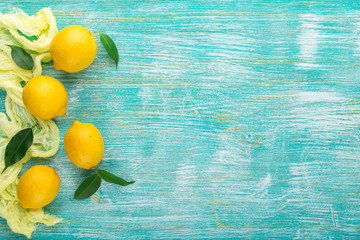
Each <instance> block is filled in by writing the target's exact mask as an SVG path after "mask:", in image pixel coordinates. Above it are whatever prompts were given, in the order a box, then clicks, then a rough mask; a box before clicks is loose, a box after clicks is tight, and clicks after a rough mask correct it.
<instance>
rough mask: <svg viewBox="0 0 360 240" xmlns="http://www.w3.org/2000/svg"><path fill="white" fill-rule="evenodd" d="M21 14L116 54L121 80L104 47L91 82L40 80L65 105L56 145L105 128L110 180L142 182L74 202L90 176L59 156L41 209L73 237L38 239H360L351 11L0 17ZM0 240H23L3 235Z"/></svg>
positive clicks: (190, 4)
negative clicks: (49, 20)
mask: <svg viewBox="0 0 360 240" xmlns="http://www.w3.org/2000/svg"><path fill="white" fill-rule="evenodd" d="M12 6H14V7H20V8H22V9H24V10H25V11H27V12H28V13H32V14H33V13H36V12H37V11H38V10H40V8H42V7H46V6H51V7H52V9H53V11H54V14H55V16H56V18H57V23H58V26H59V29H61V28H63V27H65V26H68V25H72V24H78V25H83V26H85V27H87V28H89V29H91V30H93V31H94V30H96V31H100V32H105V33H107V34H109V35H110V36H112V38H113V39H114V40H115V42H116V44H117V46H118V48H119V54H120V61H119V64H120V65H119V68H118V71H114V69H115V67H114V66H113V64H112V63H111V61H110V60H109V59H108V58H107V56H106V52H105V50H104V49H103V48H102V47H99V52H98V56H97V58H96V60H95V62H94V64H93V65H92V66H91V67H89V68H88V69H87V70H85V71H82V72H80V73H76V74H65V73H63V72H59V71H55V70H54V69H53V67H52V65H51V64H47V65H45V67H44V74H46V75H51V76H53V77H56V78H58V79H60V80H61V81H62V82H63V83H64V85H65V86H66V88H67V90H68V92H69V97H70V101H69V104H68V113H67V115H66V116H65V117H62V118H58V119H57V123H58V126H59V128H60V132H61V136H63V135H64V134H65V132H66V131H67V129H68V128H69V127H70V125H71V123H72V121H74V120H80V121H85V122H91V123H93V124H95V125H96V126H97V127H98V128H99V129H100V131H101V132H102V134H103V136H104V141H105V148H106V152H105V157H104V159H103V161H102V163H101V165H100V166H101V167H102V168H103V169H105V170H111V171H112V172H114V173H117V174H119V175H121V176H123V177H125V178H127V179H129V180H130V179H133V180H136V183H135V184H133V185H131V186H128V187H126V188H119V187H118V186H114V185H110V184H106V183H105V184H103V185H102V187H101V189H100V191H99V192H98V194H97V195H96V196H95V197H93V198H91V199H88V200H84V201H75V200H73V199H72V196H73V192H74V191H75V189H76V187H77V186H78V184H79V183H80V182H81V181H82V179H84V178H85V176H86V175H88V173H86V172H85V171H83V170H80V169H78V168H76V167H75V166H74V165H72V163H71V162H70V161H69V160H68V159H67V157H66V154H65V151H64V149H63V143H62V140H61V146H60V150H59V152H58V154H57V155H56V156H55V157H53V158H51V160H50V161H49V162H48V163H49V165H50V166H53V167H55V168H56V169H57V171H58V173H59V175H60V177H61V180H62V186H61V189H60V193H59V195H58V197H57V198H56V200H55V201H54V202H53V203H51V204H50V205H49V206H48V207H46V209H47V211H49V212H51V213H54V214H56V215H58V216H60V217H62V218H63V219H64V221H63V222H62V223H60V224H58V225H56V226H54V227H44V226H39V227H38V229H37V231H36V232H35V233H34V235H33V239H63V238H64V239H72V238H73V239H100V238H101V239H117V238H124V239H159V238H176V239H195V238H250V239H251V238H258V239H259V238H284V239H317V238H324V239H340V238H346V239H356V238H359V237H360V201H359V194H360V187H359V182H360V172H359V167H360V159H359V153H360V146H359V136H360V132H359V121H360V118H359V110H360V107H359V100H360V99H359V90H360V88H359V80H360V79H359V76H358V70H359V60H358V59H359V54H360V38H359V37H360V33H359V30H360V17H359V16H360V10H359V9H360V8H359V7H360V5H359V4H357V2H356V1H353V2H350V3H347V2H345V1H315V0H314V1H266V0H262V1H260V0H256V1H167V2H162V1H148V2H143V1H131V2H130V1H110V0H106V1H70V0H69V1H55V2H54V3H49V2H48V1H43V0H39V1H13V2H9V1H1V2H0V10H1V11H6V10H7V9H9V8H10V7H12ZM97 39H98V40H99V38H98V36H97ZM0 94H1V95H0V96H1V101H3V99H4V92H1V93H0ZM0 110H1V111H4V104H0ZM40 163H41V164H43V163H44V160H41V159H40V160H39V159H34V160H32V161H31V162H30V163H29V164H27V165H26V167H25V168H24V170H26V169H28V168H29V167H30V166H31V165H34V164H40ZM0 237H1V239H18V238H19V239H21V238H22V237H21V236H20V235H17V234H14V233H12V232H10V230H9V228H8V227H7V224H6V222H5V221H4V220H3V219H2V220H0Z"/></svg>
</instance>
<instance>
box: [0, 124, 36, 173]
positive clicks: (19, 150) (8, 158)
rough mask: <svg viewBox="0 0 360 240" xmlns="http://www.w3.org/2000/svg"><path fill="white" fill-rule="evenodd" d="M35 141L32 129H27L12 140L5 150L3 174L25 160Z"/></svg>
mask: <svg viewBox="0 0 360 240" xmlns="http://www.w3.org/2000/svg"><path fill="white" fill-rule="evenodd" d="M33 140H34V134H33V131H32V129H31V128H25V129H23V130H21V131H19V132H18V133H16V134H15V135H14V136H13V137H12V138H11V140H10V142H9V143H8V144H7V146H6V149H5V168H4V170H3V172H4V171H5V170H6V169H7V168H8V167H10V166H11V165H13V164H15V163H17V162H18V161H20V160H21V159H23V157H24V156H25V154H26V152H27V150H28V149H29V148H30V146H31V145H32V143H33Z"/></svg>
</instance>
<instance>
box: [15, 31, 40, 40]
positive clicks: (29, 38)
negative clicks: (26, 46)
mask: <svg viewBox="0 0 360 240" xmlns="http://www.w3.org/2000/svg"><path fill="white" fill-rule="evenodd" d="M17 32H18V33H19V35H21V36H23V37H25V38H26V39H27V40H29V41H31V42H33V41H35V40H38V37H37V36H35V35H34V36H28V35H26V34H24V33H23V32H22V31H20V30H19V29H18V30H17Z"/></svg>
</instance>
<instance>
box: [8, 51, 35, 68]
mask: <svg viewBox="0 0 360 240" xmlns="http://www.w3.org/2000/svg"><path fill="white" fill-rule="evenodd" d="M8 46H9V47H10V48H11V57H12V59H13V60H14V62H15V63H16V65H18V66H19V67H21V68H22V69H25V70H32V69H33V66H34V61H33V59H32V57H31V56H30V55H29V54H28V53H27V52H25V50H24V49H22V48H21V47H17V46H12V45H8Z"/></svg>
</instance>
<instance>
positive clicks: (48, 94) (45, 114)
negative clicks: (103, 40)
mask: <svg viewBox="0 0 360 240" xmlns="http://www.w3.org/2000/svg"><path fill="white" fill-rule="evenodd" d="M67 100H68V94H67V92H66V89H65V87H64V85H62V83H61V82H59V81H58V80H56V79H55V78H53V77H48V76H37V77H34V78H32V79H30V80H29V81H28V82H27V83H26V85H25V87H24V90H23V101H24V105H25V107H26V109H27V110H28V111H29V112H30V113H31V114H32V115H34V116H35V117H37V118H40V119H43V120H46V119H51V118H54V117H55V116H64V115H65V114H66V104H67Z"/></svg>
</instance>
